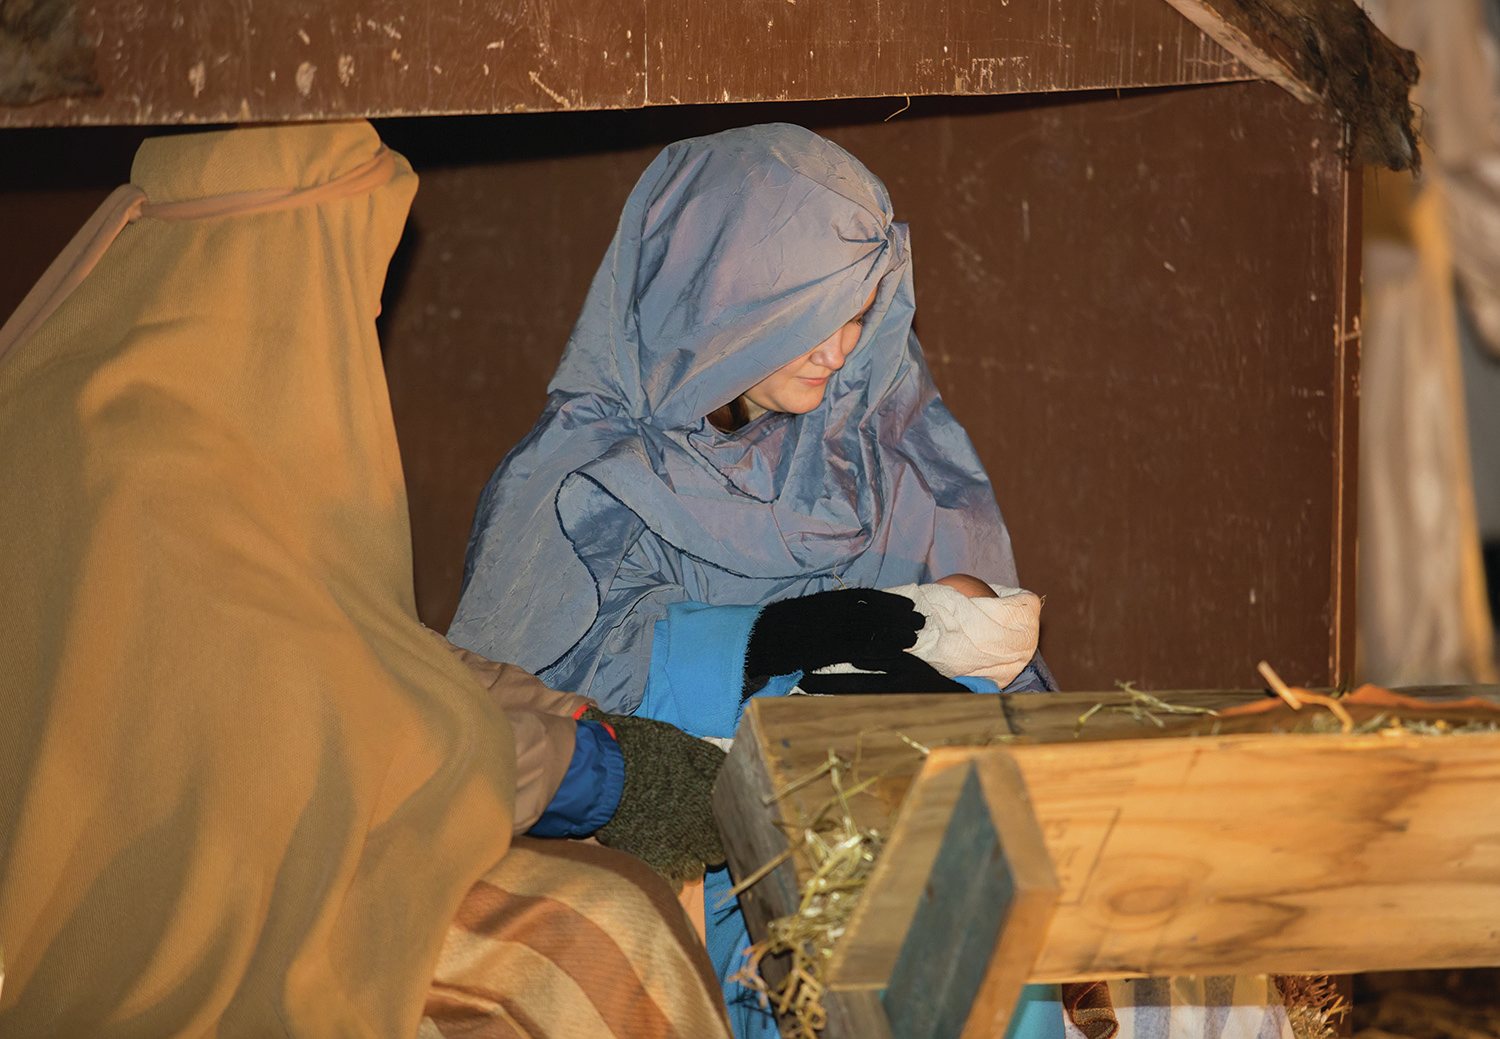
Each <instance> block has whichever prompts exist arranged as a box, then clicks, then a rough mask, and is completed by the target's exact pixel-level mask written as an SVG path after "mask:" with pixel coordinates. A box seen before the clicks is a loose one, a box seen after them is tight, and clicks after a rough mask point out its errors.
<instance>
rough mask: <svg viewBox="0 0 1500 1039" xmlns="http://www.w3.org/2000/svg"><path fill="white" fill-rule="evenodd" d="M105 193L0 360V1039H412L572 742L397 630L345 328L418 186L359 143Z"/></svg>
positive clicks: (404, 557) (374, 430) (403, 566)
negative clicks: (437, 972)
mask: <svg viewBox="0 0 1500 1039" xmlns="http://www.w3.org/2000/svg"><path fill="white" fill-rule="evenodd" d="M132 181H133V185H132V186H127V187H125V188H122V189H120V190H119V191H117V192H116V193H115V195H114V196H112V197H111V199H110V201H109V202H107V203H106V204H105V206H104V207H103V208H102V209H101V210H100V212H99V214H97V215H96V217H95V218H94V220H93V221H92V222H91V223H90V225H88V226H87V227H85V229H84V230H83V231H82V232H80V235H79V237H78V238H77V239H75V241H74V243H73V245H71V246H70V247H69V251H68V252H67V253H65V254H64V256H63V257H61V258H60V259H59V260H58V262H57V263H56V264H54V266H53V268H52V269H51V270H49V272H48V274H47V276H46V277H44V279H43V281H42V283H41V284H39V285H38V287H37V289H36V290H35V291H34V292H33V293H32V295H31V296H30V297H28V300H27V302H26V303H24V304H23V305H22V308H21V310H20V311H18V312H17V314H16V315H15V316H14V317H13V318H12V320H11V321H10V322H9V323H8V324H7V325H6V327H5V329H4V330H3V331H0V613H3V630H0V951H3V956H4V964H5V967H4V970H5V976H4V988H3V991H0V1035H7V1036H10V1035H15V1036H45V1035H63V1036H74V1035H77V1036H83V1035H87V1036H152V1037H160V1036H167V1035H191V1036H197V1035H253V1036H268V1035H283V1034H284V1035H298V1036H403V1037H404V1036H410V1035H413V1034H414V1033H415V1031H416V1028H417V1023H418V1020H419V1018H420V1014H421V1007H422V1001H423V997H424V995H425V993H426V990H427V986H428V982H429V979H430V978H431V975H432V967H433V963H434V961H435V960H436V957H437V954H438V950H439V946H440V945H441V943H442V940H443V935H444V932H445V930H446V929H447V927H448V924H449V922H450V920H451V918H452V916H453V913H454V911H455V909H456V907H457V906H458V904H459V902H460V899H461V898H462V897H463V895H464V893H465V891H466V890H467V889H468V888H469V886H470V884H471V883H473V882H474V881H475V879H476V878H478V877H479V876H480V875H481V874H482V873H483V872H484V871H485V870H486V869H488V868H490V867H492V866H493V865H494V864H495V863H496V862H498V861H499V860H500V859H501V858H502V856H503V855H504V854H505V852H506V849H507V846H508V844H509V841H510V838H511V833H512V830H513V828H515V829H520V828H524V827H525V826H526V825H529V823H530V822H531V821H532V820H533V819H534V818H535V816H536V814H537V813H538V812H539V811H540V807H541V805H542V804H544V803H545V801H546V799H547V797H549V796H550V791H552V790H555V789H556V786H557V782H558V780H559V779H560V777H561V774H562V771H563V770H564V769H565V768H566V765H567V761H568V756H569V755H570V754H571V750H572V731H573V723H572V722H571V721H570V720H569V719H567V718H566V717H563V716H558V715H555V714H549V713H547V712H548V711H550V710H555V709H557V703H556V702H555V701H554V700H549V696H550V694H548V693H547V692H546V691H545V690H543V689H542V688H541V687H540V685H539V684H538V683H536V682H535V680H533V679H531V678H530V677H529V676H525V675H524V674H523V673H520V672H517V671H514V670H512V671H510V672H508V673H507V672H506V671H505V669H503V668H502V669H491V671H490V675H489V678H488V679H486V681H485V682H484V683H481V682H476V681H475V680H474V678H473V676H472V675H471V672H470V669H469V668H468V667H466V666H465V663H464V662H463V661H462V660H460V659H459V658H458V657H457V656H455V655H453V654H452V653H451V652H450V651H449V649H448V647H447V646H446V644H445V643H443V642H442V641H441V640H440V639H438V638H437V637H436V636H434V635H433V634H432V633H431V632H429V631H427V630H425V629H424V628H423V627H422V626H421V625H420V624H419V623H418V621H417V619H416V614H415V609H414V604H413V597H412V578H411V558H410V547H409V543H410V537H409V532H408V525H407V505H406V496H405V491H404V485H403V480H402V473H401V467H400V462H399V459H398V456H397V450H396V441H395V433H394V428H393V425H392V420H391V414H390V406H389V402H388V398H387V393H386V386H385V381H384V375H383V372H382V369H381V362H380V354H379V347H378V343H377V340H376V333H375V325H374V320H375V316H376V314H377V311H378V307H379V299H380V291H381V286H382V282H383V279H384V276H385V269H386V264H387V262H388V261H389V259H390V256H391V253H392V251H393V249H394V248H395V245H396V242H397V239H398V238H399V236H400V233H401V228H402V225H403V222H404V220H405V217H406V212H407V208H408V205H409V204H410V201H411V198H412V195H413V193H414V192H415V190H416V178H415V176H414V175H413V174H412V172H411V170H410V168H409V167H408V166H407V164H406V163H405V161H404V160H402V159H401V158H400V157H399V156H396V155H394V154H393V153H391V152H389V151H387V150H386V149H385V148H384V147H383V146H382V145H381V143H380V141H379V139H378V138H377V137H376V135H375V133H374V131H373V129H371V128H370V127H369V126H368V125H367V124H362V123H361V124H355V125H338V126H291V127H273V128H265V129H252V130H235V131H230V132H226V133H210V134H195V135H188V136H177V137H168V138H162V139H157V140H151V141H148V142H146V144H145V145H143V147H142V148H141V150H140V153H139V155H138V157H137V159H136V163H135V167H134V170H133V173H132ZM507 696H508V697H509V699H510V700H511V701H512V702H513V703H520V704H521V707H520V708H518V709H514V710H509V711H508V710H507V709H506V708H504V707H503V706H502V703H501V701H502V699H505V698H506V697H507ZM533 707H534V708H537V709H536V710H532V709H529V708H533ZM518 746H519V747H521V748H523V754H522V760H521V762H520V765H519V769H518V763H517V751H516V748H517V747H518ZM518 770H519V773H520V782H521V785H522V787H523V789H524V791H526V792H527V796H526V798H525V799H524V800H525V802H526V803H524V804H523V805H522V806H521V807H520V808H517V805H516V800H515V798H516V786H517V773H518Z"/></svg>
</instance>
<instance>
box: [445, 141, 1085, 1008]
mask: <svg viewBox="0 0 1500 1039" xmlns="http://www.w3.org/2000/svg"><path fill="white" fill-rule="evenodd" d="M872 290H873V291H874V292H875V300H874V304H873V306H872V307H871V308H870V310H869V312H868V313H867V314H866V316H865V321H864V325H863V328H862V331H861V333H860V338H859V343H858V346H857V347H856V348H855V350H854V352H853V353H852V354H850V355H849V357H848V360H847V362H846V363H845V365H844V367H843V368H842V369H841V370H840V371H838V372H837V373H835V374H834V375H833V377H832V378H831V379H830V380H829V381H828V383H827V388H826V393H825V398H824V401H823V403H822V404H821V405H819V406H818V407H817V408H816V409H815V410H813V411H811V412H809V413H807V414H805V415H788V414H780V413H769V414H766V415H763V416H761V417H759V418H758V419H756V420H754V421H752V422H750V423H749V424H748V425H746V426H745V427H744V428H742V429H739V430H736V431H734V432H729V433H726V432H722V431H720V430H719V429H717V428H716V427H715V426H714V425H712V424H711V423H710V422H709V421H708V420H707V419H706V417H705V416H707V415H708V414H709V413H710V412H712V411H714V410H715V409H717V408H719V407H720V406H722V405H724V404H726V403H728V402H729V401H731V400H733V399H735V398H736V397H738V396H739V395H740V394H742V393H743V392H744V391H745V390H747V389H749V388H750V387H752V386H754V385H755V384H756V383H758V382H759V381H760V380H762V379H763V378H765V377H766V376H767V375H770V374H771V373H772V372H774V371H776V370H777V369H778V368H780V367H781V366H782V365H784V364H786V363H788V362H790V361H792V360H794V359H796V358H797V357H799V356H801V355H803V354H806V353H807V352H808V351H810V350H812V349H813V348H814V347H816V346H817V345H818V344H819V343H821V342H823V341H824V340H826V339H827V338H829V337H830V336H831V335H833V334H834V332H836V331H837V330H838V329H839V328H840V327H841V326H843V325H844V324H845V323H846V322H848V321H849V320H851V319H852V318H853V317H854V316H855V315H856V314H857V313H858V312H859V311H860V309H861V307H862V306H863V305H864V302H865V300H866V299H868V298H869V296H870V293H871V291H872ZM914 310H915V300H914V296H913V289H912V270H911V254H910V248H909V244H908V238H907V230H906V226H905V225H904V224H900V223H897V222H895V221H894V220H893V219H892V214H891V204H890V198H889V196H888V194H887V193H886V190H885V186H884V185H883V184H881V182H880V181H879V180H878V179H877V178H876V177H875V176H874V175H873V174H871V173H870V172H869V170H867V169H865V167H864V166H863V165H862V164H861V163H860V162H859V160H857V159H855V158H854V157H853V156H852V155H850V154H849V153H848V152H846V151H844V150H843V149H842V148H840V147H839V146H838V145H836V144H833V143H832V142H831V141H828V140H826V139H824V138H823V137H820V136H819V135H817V134H815V133H813V132H812V131H810V130H806V129H804V128H802V127H799V126H793V125H788V124H782V123H778V124H769V125H763V126H750V127H744V128H741V129H736V130H729V131H725V132H723V133H719V134H714V135H712V136H708V137H700V138H695V139H692V140H686V141H679V142H677V143H676V144H672V145H669V146H668V147H667V148H666V149H665V150H663V151H662V153H661V154H660V155H658V156H657V158H656V160H655V161H654V162H652V164H651V165H650V167H649V168H648V169H647V170H646V172H645V173H644V174H643V175H642V176H641V179H640V181H639V182H638V183H637V184H636V186H635V189H634V190H633V191H632V192H631V194H630V198H629V200H628V201H627V202H626V204H625V209H624V212H623V213H622V214H621V216H620V223H619V227H618V228H617V230H616V232H615V237H614V240H613V242H612V243H611V244H610V247H609V250H608V252H607V253H606V255H605V258H604V262H603V263H602V264H601V265H600V267H599V271H598V273H597V274H596V275H595V277H594V281H593V284H592V285H591V287H590V289H589V293H588V298H587V299H586V301H585V303H584V307H583V312H582V313H581V314H580V315H579V318H578V322H577V324H576V325H575V326H574V328H573V333H572V335H571V336H570V338H569V340H568V345H567V349H566V351H565V352H564V354H563V358H562V361H561V363H560V365H559V366H558V369H557V374H556V375H555V376H554V377H553V379H552V382H551V384H550V385H549V387H548V399H547V405H546V408H545V410H544V411H543V413H542V416H541V418H540V419H538V420H537V423H536V425H535V426H534V427H533V428H532V430H531V432H530V433H529V434H527V436H526V437H525V439H523V440H522V441H521V443H520V444H519V445H517V447H516V448H515V449H514V450H513V451H511V453H510V454H509V455H508V456H507V457H506V459H505V460H504V461H503V462H502V463H501V465H500V467H499V468H498V469H497V470H496V471H495V474H494V475H493V476H492V477H491V478H490V481H489V483H488V485H487V486H486V487H485V489H484V493H483V495H482V497H481V498H480V502H479V507H478V512H477V514H476V516H475V520H474V528H473V533H472V535H471V538H470V541H469V548H468V556H467V559H466V562H465V567H464V590H463V595H462V599H461V601H460V603H459V607H458V612H457V615H456V616H455V618H454V620H453V624H452V627H451V628H450V630H449V633H448V636H449V638H450V639H451V640H452V641H453V642H455V643H457V644H458V645H461V646H465V647H467V648H469V649H472V650H474V651H476V652H478V653H481V654H483V655H485V656H487V657H489V658H491V659H494V660H505V661H511V662H514V663H517V664H520V665H521V666H522V667H525V668H526V669H527V670H530V671H533V672H535V673H536V674H538V675H540V676H541V677H542V678H543V679H544V680H545V681H546V682H547V683H548V684H550V685H552V686H554V687H555V688H559V689H566V690H569V691H574V692H579V693H583V694H584V695H587V696H589V697H592V698H593V699H594V700H595V701H597V702H598V703H599V704H600V706H601V707H602V708H603V709H605V710H607V711H613V712H619V713H632V712H639V713H642V714H646V715H648V716H650V717H655V718H659V719H661V720H663V721H669V722H671V723H673V724H675V725H678V726H679V727H681V728H683V729H685V730H687V731H689V732H692V733H695V734H697V735H707V736H730V735H733V733H734V729H735V726H736V725H737V723H738V720H739V712H740V703H741V699H740V698H741V693H742V673H743V667H744V655H745V648H746V644H747V642H748V639H749V634H750V628H751V626H752V625H753V623H754V621H755V618H756V615H757V614H758V612H759V610H760V608H761V607H762V606H764V605H765V604H766V603H769V602H772V601H775V600H778V599H784V598H789V597H793V596H800V595H807V594H810V593H813V592H819V591H825V590H829V589H833V588H839V587H845V586H847V587H871V588H883V587H890V586H893V585H900V584H908V583H912V582H926V581H931V580H935V579H936V578H939V577H942V576H945V575H947V574H950V573H956V572H962V573H970V574H974V575H975V576H977V577H979V578H981V579H982V580H985V581H989V582H992V583H997V584H1003V585H1016V584H1017V583H1018V582H1017V579H1016V570H1015V561H1014V558H1013V557H1012V554H1011V547H1010V536H1009V534H1008V533H1007V531H1006V528H1005V522H1004V520H1003V519H1002V518H1001V515H1000V509H999V507H998V506H997V505H996V503H995V496H994V492H993V490H992V489H991V487H990V483H989V479H988V477H987V476H986V475H985V472H984V468H983V466H982V465H981V464H980V461H979V457H978V455H977V454H976V453H975V451H974V447H973V444H972V443H971V442H970V440H969V437H968V435H967V434H966V433H965V432H964V430H963V428H962V427H961V426H960V425H959V423H958V421H957V420H956V419H955V418H954V417H953V415H952V414H951V413H950V412H949V411H948V409H947V407H945V406H944V404H943V402H942V400H941V399H940V398H939V396H938V392H937V388H936V387H935V386H934V385H933V382H932V378H931V376H930V375H929V374H928V371H927V365H926V363H925V362H924V360H923V357H922V349H921V346H920V345H919V344H918V342H917V338H916V336H915V334H913V332H912V316H913V313H914ZM797 677H798V676H796V675H791V676H780V678H778V679H776V680H773V682H772V683H771V684H770V685H769V686H768V687H767V688H766V689H765V690H763V691H762V695H770V694H776V693H781V692H785V691H786V690H787V689H788V688H789V687H790V686H791V685H792V683H793V682H794V681H795V679H796V678H797ZM1042 685H1050V679H1049V677H1048V676H1046V672H1045V669H1044V668H1043V667H1042V665H1041V663H1040V659H1038V660H1037V661H1036V662H1035V664H1034V665H1033V667H1032V668H1030V669H1028V671H1027V672H1026V673H1024V674H1023V675H1022V676H1021V678H1020V679H1018V680H1017V682H1016V683H1013V684H1012V688H1023V687H1027V686H1030V687H1033V688H1035V687H1040V686H1042ZM727 887H728V879H727V874H725V873H724V871H718V872H717V873H710V876H709V881H708V889H709V895H708V897H709V906H708V909H709V920H710V935H709V939H710V941H709V944H710V953H711V954H712V955H713V957H714V959H715V964H716V966H717V967H718V968H719V969H720V973H721V977H725V976H727V975H728V974H729V973H733V971H734V970H735V969H737V967H738V962H737V961H738V953H739V950H740V949H741V948H743V938H742V936H743V924H742V923H741V922H740V921H739V919H738V914H737V913H733V914H731V915H730V916H729V917H726V914H725V912H724V910H723V909H716V907H715V903H716V902H717V901H718V899H719V894H720V893H721V892H722V891H723V890H725V889H727ZM744 995H745V993H744V990H741V989H738V987H737V986H733V985H727V986H726V997H727V998H728V999H729V1000H730V1003H731V1020H732V1021H733V1023H734V1025H735V1030H736V1034H738V1035H740V1036H742V1037H743V1036H746V1035H750V1034H763V1035H774V1027H769V1026H768V1022H769V1018H768V1017H765V1016H763V1015H756V1014H754V1013H753V1011H752V1009H751V1008H749V1007H747V1005H746V1002H747V1001H746V1000H745V999H744V998H743V997H744ZM1058 1021H1059V1023H1058V1025H1057V1034H1060V1033H1061V1025H1060V1015H1059V1017H1058ZM1028 1034H1032V1035H1043V1034H1047V1032H1046V1031H1042V1032H1036V1031H1031V1032H1029V1033H1028Z"/></svg>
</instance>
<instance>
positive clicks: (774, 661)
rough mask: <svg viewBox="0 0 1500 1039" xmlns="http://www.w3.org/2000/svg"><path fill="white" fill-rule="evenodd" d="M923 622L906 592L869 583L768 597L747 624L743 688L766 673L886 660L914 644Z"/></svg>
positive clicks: (755, 683)
mask: <svg viewBox="0 0 1500 1039" xmlns="http://www.w3.org/2000/svg"><path fill="white" fill-rule="evenodd" d="M925 623H926V618H924V617H923V616H922V615H921V614H920V613H918V612H917V608H916V606H914V605H913V604H912V601H911V600H910V599H908V598H906V596H904V595H894V594H892V593H890V592H882V591H877V590H876V589H874V588H841V589H839V590H837V591H832V592H818V593H816V594H814V595H804V596H802V597H800V598H797V599H783V600H782V601H780V602H773V603H771V604H770V605H769V606H767V607H766V608H765V609H763V610H761V611H760V616H759V617H757V618H756V620H755V627H753V628H751V629H750V645H749V648H748V649H747V650H746V653H745V688H746V689H747V690H752V691H753V690H754V689H755V688H758V687H759V685H760V684H763V682H764V679H765V678H768V677H769V676H771V675H785V674H790V673H791V672H793V671H813V670H816V669H817V668H820V667H827V666H828V665H829V664H841V663H845V662H852V661H857V660H868V659H871V658H876V657H879V658H883V659H889V658H890V657H891V656H892V655H893V654H895V653H899V652H900V651H901V650H903V649H905V648H907V647H908V646H911V645H913V644H915V643H916V641H917V632H919V631H921V630H922V625H923V624H925ZM758 680H759V681H758Z"/></svg>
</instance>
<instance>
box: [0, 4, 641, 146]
mask: <svg viewBox="0 0 1500 1039" xmlns="http://www.w3.org/2000/svg"><path fill="white" fill-rule="evenodd" d="M82 22H83V32H84V35H85V37H87V38H88V39H89V40H91V41H92V42H93V43H94V45H95V47H96V52H97V53H96V62H95V64H96V72H97V76H98V79H99V82H100V85H101V87H102V93H101V94H100V95H99V96H98V97H95V98H71V99H63V100H56V101H48V102H42V103H39V104H34V105H30V106H26V107H5V106H0V126H7V125H8V126H43V125H58V124H75V123H85V124H86V123H158V124H164V123H179V122H186V123H217V122H250V121H279V120H287V119H331V118H346V117H352V116H372V115H403V114H430V113H437V112H519V111H533V110H541V111H548V110H556V109H566V108H620V107H630V106H636V105H640V104H643V103H644V102H645V99H646V98H645V80H644V66H643V60H644V54H645V51H644V47H643V41H644V30H645V25H644V11H643V10H642V8H641V5H640V4H639V3H634V4H629V3H626V4H620V3H614V2H611V0H562V2H553V0H520V2H515V3H486V2H484V0H443V2H441V3H431V4H418V5H413V4H409V3H404V2H402V0H337V2H333V3H316V2H312V0H281V2H272V3H254V2H252V0H207V2H200V3H182V4H165V3H145V2H142V0H104V2H100V3H94V4H89V5H87V6H86V7H85V8H84V9H83V12H82Z"/></svg>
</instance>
